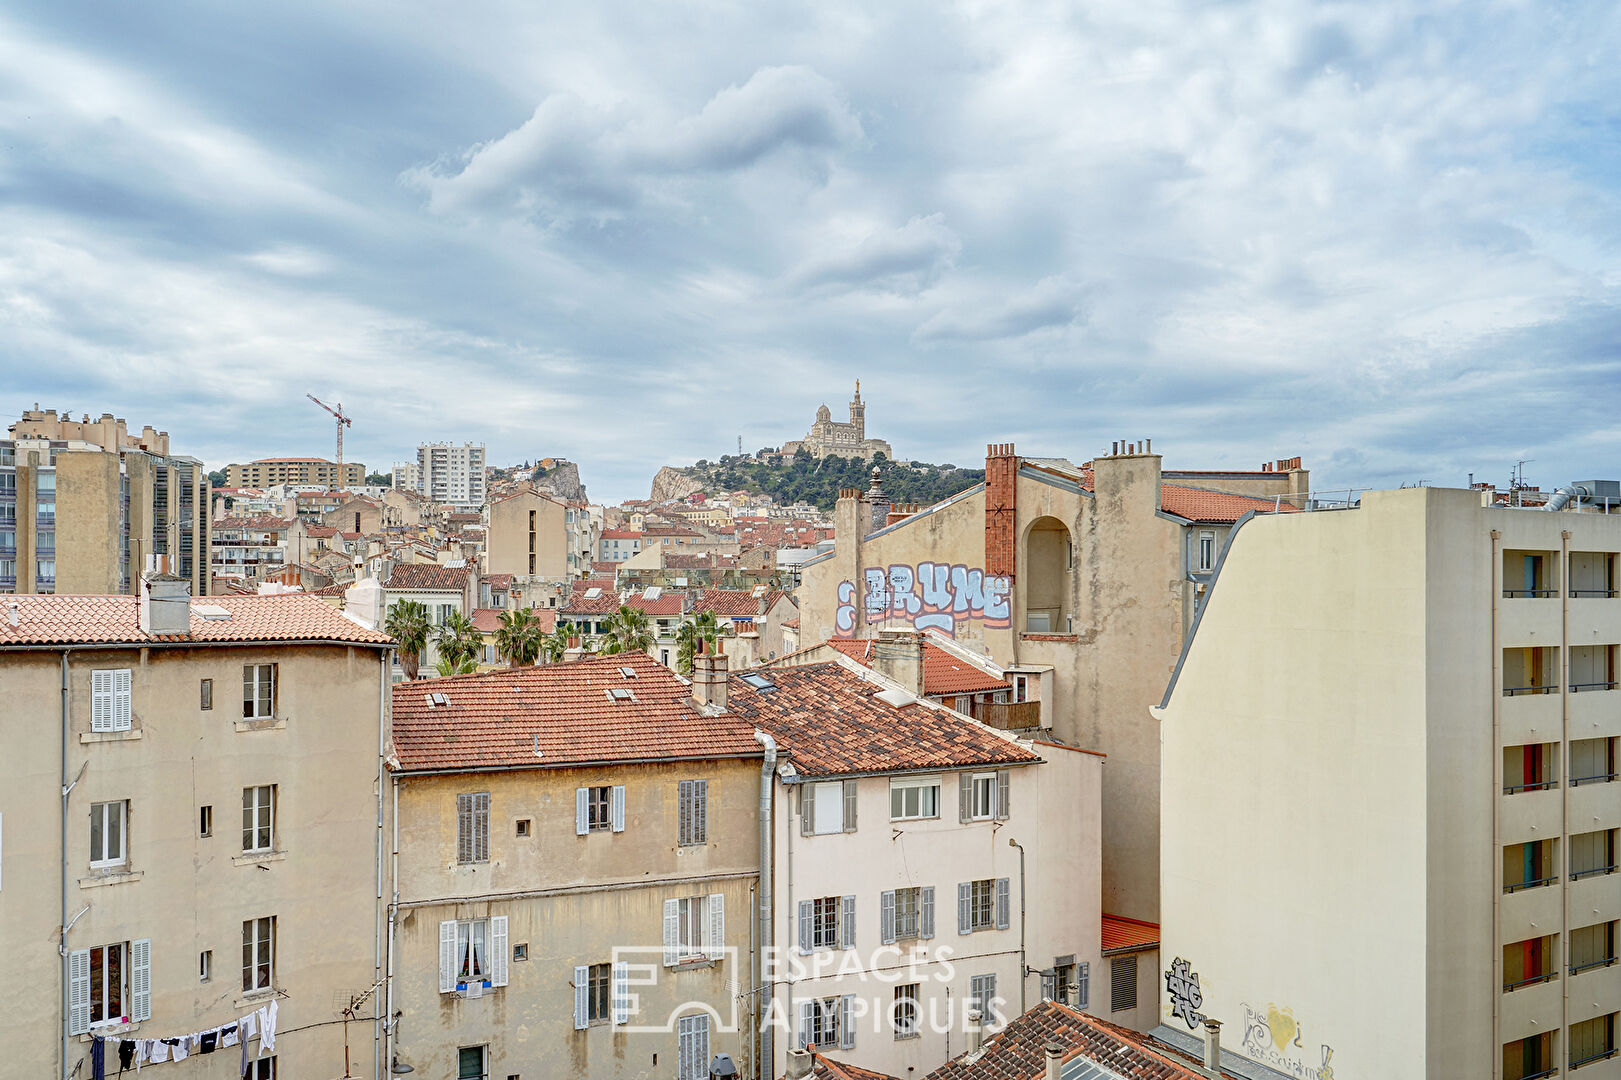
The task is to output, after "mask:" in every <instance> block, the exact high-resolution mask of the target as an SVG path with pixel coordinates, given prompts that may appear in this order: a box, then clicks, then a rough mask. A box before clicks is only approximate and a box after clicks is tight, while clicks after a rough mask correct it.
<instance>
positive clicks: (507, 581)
mask: <svg viewBox="0 0 1621 1080" xmlns="http://www.w3.org/2000/svg"><path fill="white" fill-rule="evenodd" d="M516 576H517V575H515V574H485V575H484V576H483V577H482V578H479V580H480V581H483V582H485V583H487V584H488V585H489V586H490V588H492V589H510V588H512V582H513V580H514V579H515V578H516Z"/></svg>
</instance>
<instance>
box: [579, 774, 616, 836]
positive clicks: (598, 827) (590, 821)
mask: <svg viewBox="0 0 1621 1080" xmlns="http://www.w3.org/2000/svg"><path fill="white" fill-rule="evenodd" d="M585 791H586V795H585V831H586V832H588V833H594V832H612V831H613V785H612V784H592V785H588V786H587V787H586V789H585Z"/></svg>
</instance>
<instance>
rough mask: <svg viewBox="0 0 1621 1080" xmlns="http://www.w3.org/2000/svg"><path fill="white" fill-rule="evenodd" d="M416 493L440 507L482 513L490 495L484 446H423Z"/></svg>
mask: <svg viewBox="0 0 1621 1080" xmlns="http://www.w3.org/2000/svg"><path fill="white" fill-rule="evenodd" d="M397 475H398V472H397V471H396V476H397ZM416 491H417V493H418V494H419V495H424V496H426V497H427V498H429V499H431V500H433V501H434V502H435V503H437V504H439V505H440V506H454V507H456V508H458V509H462V510H479V509H482V508H483V506H484V500H485V498H486V497H487V495H488V489H487V488H486V486H485V481H484V444H483V443H463V444H462V445H461V446H457V445H455V444H454V443H423V444H422V445H420V446H418V447H417V476H416Z"/></svg>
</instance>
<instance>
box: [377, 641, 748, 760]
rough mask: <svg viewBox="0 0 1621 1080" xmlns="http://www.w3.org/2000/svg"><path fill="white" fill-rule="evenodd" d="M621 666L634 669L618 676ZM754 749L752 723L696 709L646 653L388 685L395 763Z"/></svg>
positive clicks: (704, 754)
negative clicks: (615, 693) (614, 695)
mask: <svg viewBox="0 0 1621 1080" xmlns="http://www.w3.org/2000/svg"><path fill="white" fill-rule="evenodd" d="M622 667H624V668H630V669H632V670H634V671H635V672H636V678H634V679H626V678H625V677H624V676H623V675H621V674H620V671H619V669H620V668H622ZM610 689H627V690H630V691H631V693H632V694H634V695H635V700H634V701H614V700H612V699H610V698H609V696H608V691H609V690H610ZM431 694H443V695H444V696H445V698H446V699H447V700H448V702H449V704H447V705H432V704H430V703H429V702H428V701H426V700H424V696H425V695H431ZM537 737H538V740H539V747H540V756H539V757H536V756H535V745H536V739H537ZM761 752H762V751H761V748H760V744H759V743H757V742H755V741H754V729H753V728H752V727H750V726H749V725H748V724H747V723H745V722H743V721H741V720H739V719H738V718H737V717H735V716H729V715H722V716H706V715H704V714H703V712H702V711H701V710H700V709H699V708H698V706H697V705H696V704H694V703H693V701H692V688H691V687H690V686H689V685H688V684H687V683H686V682H684V681H683V680H681V679H680V678H678V677H677V676H676V674H675V673H674V672H672V671H671V670H670V669H669V668H667V667H665V666H664V665H662V664H660V663H659V662H658V661H656V660H654V659H653V658H652V657H650V656H648V655H646V654H645V653H621V654H619V655H617V656H606V657H593V658H590V659H586V660H576V661H573V662H570V663H565V664H546V665H543V666H540V667H522V668H510V669H500V670H496V671H491V672H486V673H484V674H480V675H458V676H454V677H451V678H447V679H423V680H418V681H416V682H404V683H397V684H395V686H394V754H395V757H396V758H397V759H398V761H399V766H398V767H399V768H400V769H402V770H416V769H423V770H454V769H467V768H488V767H491V766H497V767H500V766H504V767H507V768H513V769H534V768H546V767H548V766H558V765H582V764H586V763H595V762H632V761H670V760H683V759H686V760H690V759H702V758H716V757H759V756H760V755H761Z"/></svg>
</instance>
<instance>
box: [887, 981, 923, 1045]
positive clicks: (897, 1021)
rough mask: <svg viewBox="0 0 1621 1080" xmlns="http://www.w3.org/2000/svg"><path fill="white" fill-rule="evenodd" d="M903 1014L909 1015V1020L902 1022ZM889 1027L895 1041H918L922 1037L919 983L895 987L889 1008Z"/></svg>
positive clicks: (921, 1007) (920, 987)
mask: <svg viewBox="0 0 1621 1080" xmlns="http://www.w3.org/2000/svg"><path fill="white" fill-rule="evenodd" d="M903 1014H909V1019H908V1020H906V1021H904V1022H903V1020H902V1016H903ZM889 1027H890V1030H891V1031H893V1032H894V1034H895V1040H896V1041H897V1042H899V1041H900V1040H902V1039H920V1038H922V1037H923V994H922V984H920V983H901V984H900V985H898V986H896V987H895V994H894V997H893V999H892V1000H891V1002H890V1006H889Z"/></svg>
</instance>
